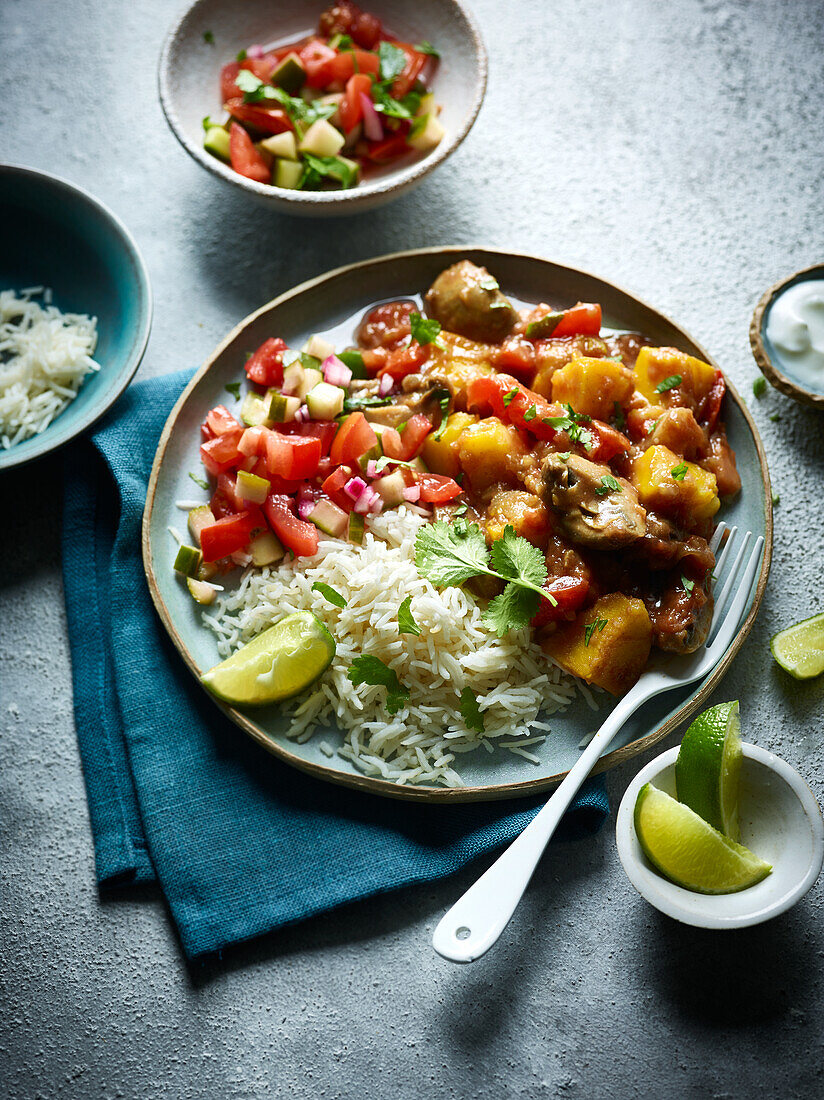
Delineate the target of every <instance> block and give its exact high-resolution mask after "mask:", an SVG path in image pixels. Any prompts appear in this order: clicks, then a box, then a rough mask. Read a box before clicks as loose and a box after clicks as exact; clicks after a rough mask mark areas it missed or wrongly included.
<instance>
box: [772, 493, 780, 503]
mask: <svg viewBox="0 0 824 1100" xmlns="http://www.w3.org/2000/svg"><path fill="white" fill-rule="evenodd" d="M772 502H773V504H780V503H781V497H780V495H779V494H778V493H776V492H773V494H772Z"/></svg>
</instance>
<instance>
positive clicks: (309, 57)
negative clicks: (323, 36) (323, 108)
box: [298, 38, 352, 88]
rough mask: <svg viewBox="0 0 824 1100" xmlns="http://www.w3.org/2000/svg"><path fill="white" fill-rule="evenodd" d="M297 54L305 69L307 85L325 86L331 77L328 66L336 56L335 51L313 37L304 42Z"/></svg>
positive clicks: (312, 86)
mask: <svg viewBox="0 0 824 1100" xmlns="http://www.w3.org/2000/svg"><path fill="white" fill-rule="evenodd" d="M298 56H299V57H300V60H301V62H302V63H303V67H304V68H305V69H306V83H307V84H308V85H309V87H310V88H325V87H326V85H327V84H328V83H329V81H330V80H331V79H332V78H331V77H330V75H329V73H330V68H329V66H330V63H331V62H332V61H334V59H335V57H336V56H337V54H336V53H335V51H334V50H333V49H330V47H329V46H327V45H326V43H325V42H321V41H320V39H318V38H313V39H311V40H310V41H309V42H307V43H306V45H305V46H304V47H303V48H302V49H301V51H300V53H299V54H298ZM349 75H350V76H351V75H352V74H351V73H350V74H349Z"/></svg>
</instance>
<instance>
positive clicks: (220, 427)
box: [206, 405, 243, 435]
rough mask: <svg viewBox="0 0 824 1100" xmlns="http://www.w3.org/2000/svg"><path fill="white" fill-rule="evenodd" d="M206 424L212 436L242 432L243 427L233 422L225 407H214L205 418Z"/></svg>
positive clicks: (233, 419)
mask: <svg viewBox="0 0 824 1100" xmlns="http://www.w3.org/2000/svg"><path fill="white" fill-rule="evenodd" d="M206 423H207V424H208V426H209V427H210V428H211V429H212V433H213V434H214V435H226V433H227V432H236V431H237V430H238V428H239V429H240V430H241V431H243V425H242V424H241V423H239V421H237V420H235V418H234V417H233V416H232V414H231V413H230V412H229V410H228V409H227V408H226V406H225V405H215V407H214V408H213V409H212V410H211V412H209V414H208V415H207V417H206Z"/></svg>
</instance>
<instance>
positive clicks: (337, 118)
mask: <svg viewBox="0 0 824 1100" xmlns="http://www.w3.org/2000/svg"><path fill="white" fill-rule="evenodd" d="M486 71H487V60H486V51H485V49H484V45H483V42H482V41H481V37H480V34H479V32H478V28H477V26H476V24H475V21H474V19H473V17H472V15H471V14H470V13H469V12H468V11H467V10H466V8H465V7H464V6H463V5H462V4H460V3H458V2H456V0H418V2H416V3H414V4H412V3H409V2H408V0H406V2H403V0H375V2H374V3H368V2H367V3H364V4H363V5H358V4H355V3H354V2H353V0H342V2H340V3H336V4H335V3H333V4H329V3H326V2H325V0H286V2H285V3H282V4H278V5H276V6H273V5H272V4H271V3H268V2H267V0H248V2H244V3H238V2H237V0H197V3H195V4H193V5H192V6H191V7H190V8H189V9H188V11H187V12H186V13H185V14H184V15H183V17H182V18H181V19H180V20H179V21H178V22H177V23H176V24H175V26H174V27H172V29H171V31H170V32H169V34H168V36H167V38H166V42H165V44H164V47H163V51H162V54H161V58H160V70H159V85H160V100H161V104H162V106H163V110H164V111H165V113H166V118H167V120H168V122H169V125H170V126H171V128H172V131H173V132H174V134H175V136H176V137H177V138H178V140H179V141H180V143H181V144H182V145H183V147H184V149H186V151H187V152H188V153H189V154H190V155H191V156H192V157H194V159H195V160H197V161H198V162H199V163H200V164H201V165H202V166H203V167H204V168H207V169H208V170H209V171H210V172H212V173H213V174H214V175H216V176H219V177H220V178H221V179H223V180H226V181H227V182H229V183H231V184H234V185H235V186H237V187H241V188H243V189H244V190H245V191H246V192H247V193H248V194H251V195H253V196H255V197H257V198H258V199H260V200H262V201H263V202H265V203H266V204H267V205H269V206H270V207H274V208H276V209H279V210H281V211H284V212H289V213H294V214H301V215H309V216H317V215H337V214H344V213H354V212H357V211H364V210H369V209H371V208H373V207H375V206H379V205H380V204H382V203H384V202H388V201H389V200H390V199H393V198H396V197H397V196H398V195H401V194H403V193H404V192H405V191H408V190H409V189H411V188H412V187H415V186H416V185H417V184H418V183H420V182H421V181H422V180H423V178H424V177H425V176H426V175H427V174H428V173H429V172H431V171H432V170H433V169H434V168H436V167H437V165H439V164H440V163H442V162H443V161H444V160H445V159H446V158H447V157H448V156H449V154H450V153H451V152H452V151H453V150H454V149H456V148H457V147H458V145H460V143H461V142H462V141H463V139H464V138H465V137H466V135H467V133H468V132H469V129H470V127H471V126H472V123H473V122H474V120H475V117H476V116H477V114H478V111H479V109H480V106H481V102H482V100H483V95H484V91H485V88H486Z"/></svg>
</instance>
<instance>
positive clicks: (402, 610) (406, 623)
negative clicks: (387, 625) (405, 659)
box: [398, 596, 421, 634]
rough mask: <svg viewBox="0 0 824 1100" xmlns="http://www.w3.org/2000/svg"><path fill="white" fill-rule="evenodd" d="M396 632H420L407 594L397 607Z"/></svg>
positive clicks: (410, 599) (410, 598)
mask: <svg viewBox="0 0 824 1100" xmlns="http://www.w3.org/2000/svg"><path fill="white" fill-rule="evenodd" d="M398 632H399V633H400V634H420V632H421V628H420V627H419V626H418V624H417V623H416V622H415V618H414V616H413V614H412V597H411V596H407V597H406V599H405V600H404V601H403V603H402V604H401V606H400V607H399V608H398Z"/></svg>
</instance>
